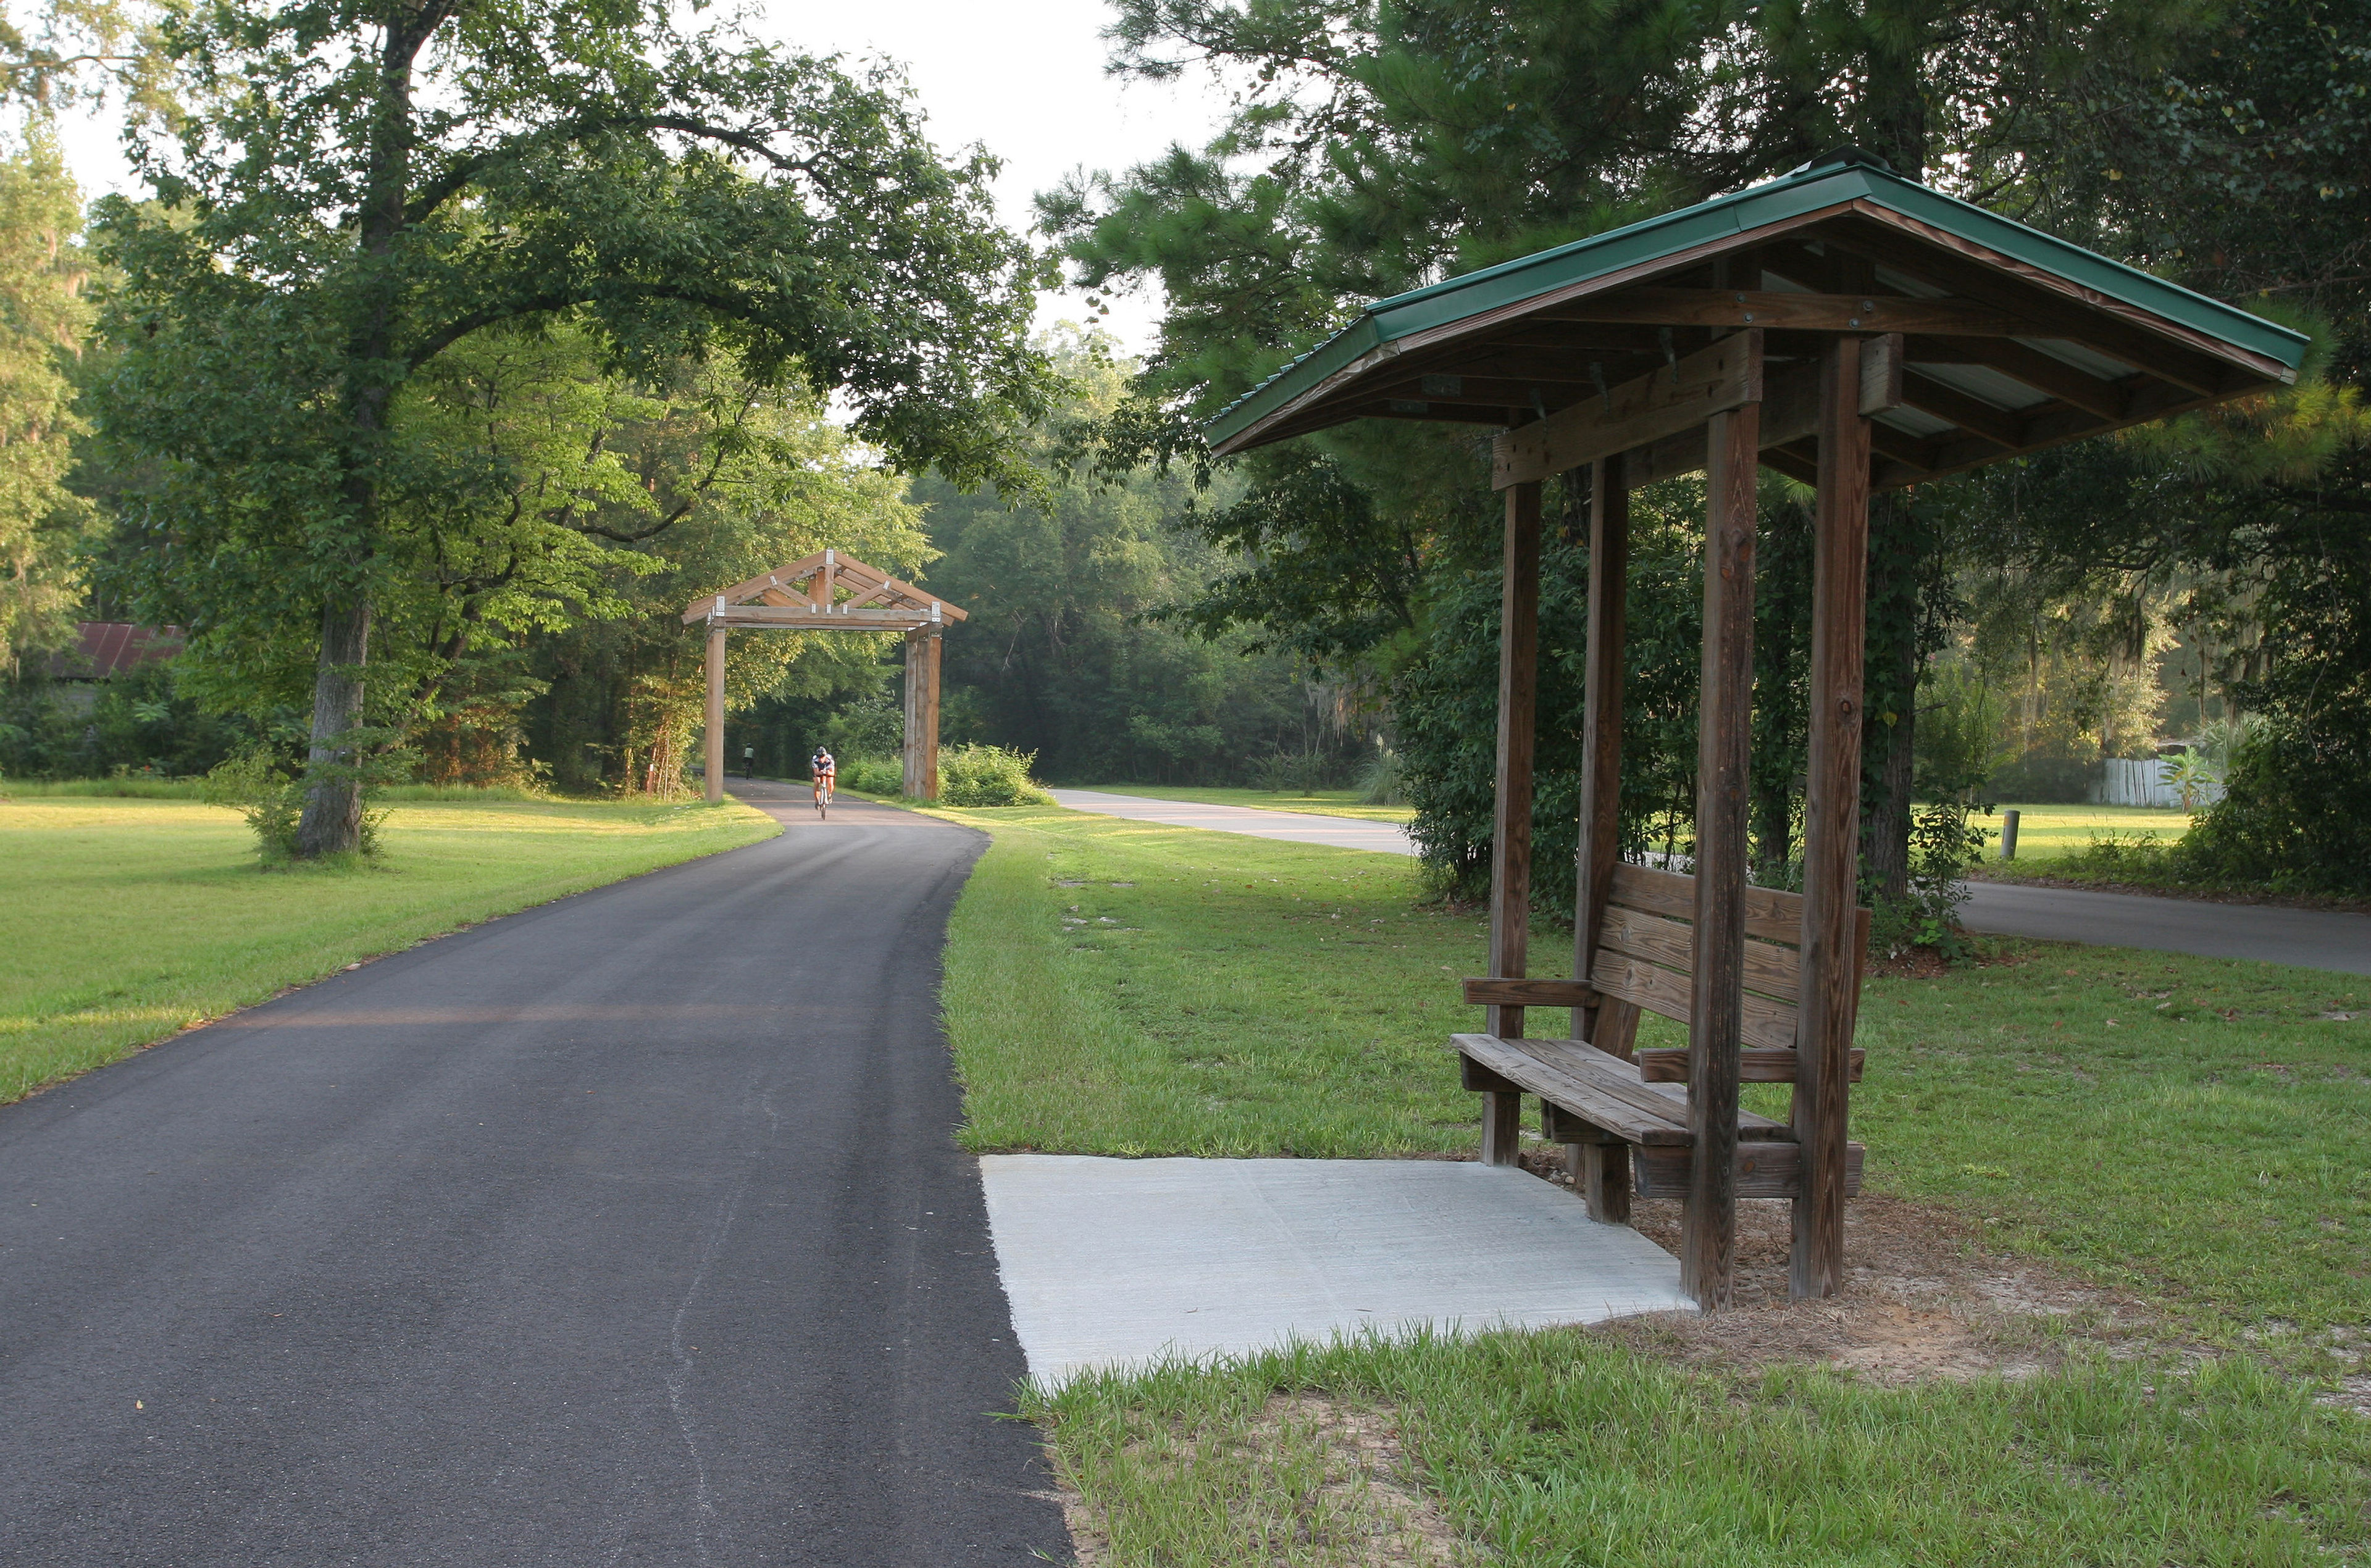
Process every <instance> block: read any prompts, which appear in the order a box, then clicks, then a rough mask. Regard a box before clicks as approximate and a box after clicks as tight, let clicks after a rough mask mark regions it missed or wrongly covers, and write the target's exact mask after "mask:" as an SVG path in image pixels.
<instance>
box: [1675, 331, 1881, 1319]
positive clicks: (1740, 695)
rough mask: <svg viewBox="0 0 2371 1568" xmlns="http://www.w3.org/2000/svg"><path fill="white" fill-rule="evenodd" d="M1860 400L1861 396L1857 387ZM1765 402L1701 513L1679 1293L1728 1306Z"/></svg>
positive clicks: (1725, 452) (1731, 429) (1735, 439)
mask: <svg viewBox="0 0 2371 1568" xmlns="http://www.w3.org/2000/svg"><path fill="white" fill-rule="evenodd" d="M1852 395H1853V397H1854V398H1855V399H1856V401H1857V398H1858V397H1859V381H1858V379H1857V376H1856V378H1855V380H1854V382H1853V387H1852ZM1761 414H1762V407H1761V405H1760V404H1759V403H1748V404H1746V405H1745V406H1744V407H1742V408H1740V409H1734V410H1731V411H1729V412H1727V413H1722V414H1717V415H1715V416H1714V417H1713V420H1712V422H1711V425H1710V428H1709V429H1708V431H1707V432H1706V436H1707V441H1706V444H1707V448H1708V450H1707V454H1706V455H1707V460H1708V471H1707V475H1706V498H1705V500H1706V504H1705V569H1704V570H1705V600H1704V638H1705V641H1704V664H1703V675H1702V680H1701V687H1700V690H1701V697H1700V700H1699V701H1698V703H1697V707H1696V735H1697V744H1696V862H1695V930H1694V939H1695V970H1694V976H1693V982H1694V983H1693V985H1692V986H1691V988H1690V998H1689V1015H1688V1016H1689V1021H1688V1130H1689V1131H1690V1133H1692V1134H1693V1135H1694V1147H1693V1149H1692V1151H1691V1159H1690V1164H1689V1171H1690V1175H1689V1182H1688V1198H1687V1207H1686V1212H1685V1218H1684V1222H1683V1231H1682V1235H1681V1246H1680V1285H1681V1288H1682V1289H1683V1290H1685V1291H1687V1292H1688V1293H1689V1294H1690V1295H1692V1296H1694V1297H1695V1300H1696V1305H1697V1306H1698V1307H1699V1308H1701V1309H1703V1310H1705V1311H1707V1312H1711V1311H1718V1310H1719V1309H1722V1308H1724V1307H1727V1306H1728V1305H1729V1300H1730V1297H1731V1294H1732V1291H1733V1288H1734V1284H1735V1275H1736V1266H1737V1169H1736V1165H1737V1112H1738V1102H1737V1083H1738V1078H1737V1074H1738V1052H1739V1051H1740V1049H1741V1047H1742V1045H1743V1040H1742V1038H1741V1037H1742V1034H1743V1031H1744V1006H1745V986H1744V972H1745V861H1746V806H1747V786H1748V767H1747V764H1748V749H1749V744H1750V742H1751V740H1752V698H1753V560H1754V532H1755V517H1754V484H1755V478H1756V470H1757V467H1758V465H1757V463H1756V455H1757V454H1758V453H1759V452H1760V451H1761V447H1762V442H1761V428H1760V427H1761Z"/></svg>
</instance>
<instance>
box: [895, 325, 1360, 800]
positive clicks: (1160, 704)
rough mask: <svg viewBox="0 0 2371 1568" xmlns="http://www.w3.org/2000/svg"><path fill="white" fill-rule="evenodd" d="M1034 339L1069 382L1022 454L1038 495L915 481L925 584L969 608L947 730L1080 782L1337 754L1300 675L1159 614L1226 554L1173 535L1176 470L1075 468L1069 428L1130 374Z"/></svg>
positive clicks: (1077, 348)
mask: <svg viewBox="0 0 2371 1568" xmlns="http://www.w3.org/2000/svg"><path fill="white" fill-rule="evenodd" d="M1047 347H1048V349H1049V352H1050V357H1051V358H1052V359H1053V361H1054V363H1056V365H1057V366H1058V368H1060V369H1061V370H1062V371H1063V372H1064V374H1065V375H1066V376H1067V377H1068V378H1069V382H1070V386H1069V391H1068V394H1067V396H1066V397H1065V398H1063V400H1062V402H1061V404H1060V405H1059V406H1058V408H1057V409H1056V411H1055V415H1054V417H1053V418H1052V419H1050V420H1049V421H1046V423H1045V424H1044V425H1043V426H1041V428H1040V429H1039V430H1038V431H1036V432H1033V439H1032V441H1031V442H1030V444H1029V447H1028V451H1029V453H1030V455H1031V456H1032V457H1033V459H1035V461H1036V462H1037V463H1038V464H1039V465H1040V466H1041V467H1042V469H1043V470H1044V473H1045V483H1044V485H1043V486H1042V488H1041V490H1040V491H1039V493H1037V494H1035V495H1034V496H1026V497H1015V498H1012V499H1011V500H1010V501H1008V499H1007V498H1006V497H1004V496H1002V495H1000V494H998V493H997V492H996V491H995V490H992V489H989V488H983V489H980V490H973V491H970V492H968V493H966V492H963V491H960V490H957V489H956V487H954V485H951V484H949V483H948V482H947V481H946V480H944V479H943V478H937V477H935V476H933V477H926V478H923V479H922V480H921V481H919V483H918V484H917V485H916V487H915V492H914V493H915V499H916V500H917V501H918V502H921V503H923V504H925V505H926V506H927V507H928V508H929V516H930V531H931V543H932V545H933V546H935V547H936V548H937V549H938V550H939V551H940V552H942V553H941V554H940V555H939V558H938V559H935V560H933V561H932V562H931V565H930V567H929V569H928V575H927V577H926V578H925V579H924V581H925V582H928V583H929V584H930V586H931V592H932V593H935V594H944V595H945V596H946V597H947V598H948V599H949V600H951V601H953V602H954V603H956V604H960V605H964V606H965V607H966V609H967V610H968V611H969V612H970V613H971V619H970V620H969V621H967V622H966V624H965V625H964V627H963V628H962V629H961V631H959V632H957V633H955V634H953V635H951V636H950V637H949V638H948V640H947V653H946V658H947V667H946V680H947V687H948V690H947V712H948V719H949V728H950V731H951V732H954V733H955V734H957V735H966V734H976V735H977V736H979V737H981V738H985V739H989V740H993V741H995V742H997V743H998V744H1004V745H1008V746H1014V747H1017V748H1019V749H1022V750H1024V751H1030V752H1035V754H1037V758H1038V768H1039V770H1040V772H1041V773H1042V774H1043V775H1044V776H1046V777H1048V778H1067V779H1072V780H1076V781H1079V782H1082V783H1093V782H1109V781H1112V780H1115V779H1160V780H1181V781H1190V782H1195V783H1236V782H1242V781H1245V779H1246V778H1247V776H1248V775H1249V773H1250V772H1251V770H1252V769H1253V768H1254V767H1255V766H1257V765H1258V764H1260V763H1262V762H1264V761H1266V760H1267V759H1269V758H1271V757H1273V756H1277V755H1285V756H1290V757H1293V758H1296V759H1306V758H1311V757H1315V758H1316V759H1317V762H1318V766H1321V767H1322V766H1323V764H1324V760H1325V759H1326V757H1327V754H1328V753H1329V751H1330V752H1332V753H1334V754H1336V755H1338V754H1339V753H1340V752H1342V751H1343V750H1345V749H1346V748H1345V747H1343V746H1341V745H1340V744H1329V743H1338V742H1340V741H1341V740H1342V739H1343V738H1344V736H1343V734H1342V731H1343V729H1344V726H1342V725H1339V724H1336V723H1334V722H1332V721H1333V719H1334V718H1335V715H1334V714H1333V713H1332V712H1331V711H1324V712H1321V711H1319V709H1320V705H1321V702H1322V700H1323V699H1322V698H1321V697H1320V695H1319V694H1317V693H1315V692H1313V691H1312V690H1311V689H1310V687H1309V686H1308V685H1307V684H1305V683H1304V682H1302V681H1301V679H1299V678H1298V677H1299V676H1300V674H1301V673H1302V670H1303V669H1304V668H1305V666H1302V665H1299V664H1298V663H1297V662H1296V661H1294V660H1293V659H1291V658H1289V657H1286V656H1284V655H1282V654H1279V653H1268V654H1266V655H1264V656H1262V655H1254V656H1251V657H1245V656H1244V650H1243V646H1242V645H1243V637H1242V636H1241V635H1240V634H1239V633H1236V632H1233V631H1232V630H1231V629H1230V628H1227V627H1224V626H1207V627H1206V626H1198V625H1197V626H1193V627H1187V628H1179V627H1177V626H1174V625H1173V624H1169V623H1168V622H1166V621H1165V620H1164V619H1163V618H1162V611H1164V610H1165V609H1167V608H1168V607H1170V606H1172V605H1175V604H1176V603H1177V602H1178V601H1179V600H1181V599H1183V598H1186V597H1189V596H1190V595H1192V594H1195V592H1196V591H1197V588H1198V587H1199V586H1200V584H1201V583H1202V582H1206V581H1207V580H1208V579H1209V577H1211V576H1213V575H1215V574H1216V573H1217V572H1218V571H1220V570H1221V567H1222V565H1223V558H1222V557H1220V555H1219V554H1218V553H1216V552H1215V551H1213V550H1212V549H1211V548H1209V546H1208V545H1207V544H1206V543H1205V542H1204V541H1203V540H1202V539H1200V538H1197V537H1196V536H1195V535H1194V533H1193V532H1191V531H1189V530H1187V529H1185V528H1183V527H1181V526H1179V524H1180V522H1181V520H1182V519H1183V518H1184V516H1185V513H1186V509H1187V507H1188V506H1189V505H1190V503H1191V502H1192V501H1193V500H1194V496H1193V491H1192V490H1191V487H1190V486H1189V485H1188V484H1187V482H1186V481H1185V478H1184V477H1183V476H1182V475H1174V474H1173V475H1159V474H1154V473H1152V472H1150V471H1138V472H1134V473H1130V474H1128V475H1126V476H1124V477H1121V478H1114V479H1109V480H1099V479H1098V478H1096V477H1095V476H1094V475H1093V473H1092V472H1091V471H1089V469H1088V467H1087V466H1086V465H1085V464H1083V463H1082V462H1080V461H1078V460H1077V459H1076V457H1075V455H1073V454H1072V453H1071V452H1070V450H1069V449H1068V448H1069V446H1070V443H1069V442H1068V441H1067V440H1066V439H1065V438H1066V435H1067V433H1068V432H1070V431H1072V430H1074V429H1076V428H1077V427H1078V426H1080V425H1081V424H1082V423H1090V422H1092V421H1095V420H1097V419H1100V418H1102V417H1104V416H1105V415H1107V414H1109V413H1110V411H1111V410H1112V409H1114V408H1115V407H1116V405H1117V404H1118V402H1119V400H1120V398H1121V397H1122V396H1123V394H1124V390H1125V384H1126V376H1127V374H1128V367H1127V366H1126V365H1124V364H1123V363H1119V362H1116V361H1115V360H1114V359H1113V358H1112V357H1111V355H1110V345H1109V344H1108V342H1107V341H1105V340H1100V339H1095V338H1092V337H1090V338H1084V339H1081V338H1080V337H1078V336H1075V335H1073V334H1071V333H1070V332H1068V331H1063V332H1059V333H1058V334H1057V335H1055V336H1054V337H1053V339H1052V340H1050V342H1049V343H1048V344H1047ZM1220 499H1223V493H1222V494H1221V496H1220ZM1015 502H1017V504H1015Z"/></svg>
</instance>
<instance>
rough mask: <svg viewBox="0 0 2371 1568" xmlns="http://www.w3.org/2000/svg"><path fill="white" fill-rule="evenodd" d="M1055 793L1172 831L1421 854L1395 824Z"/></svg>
mask: <svg viewBox="0 0 2371 1568" xmlns="http://www.w3.org/2000/svg"><path fill="white" fill-rule="evenodd" d="M1053 794H1054V799H1055V800H1057V801H1060V802H1061V803H1062V804H1063V805H1066V806H1068V807H1070V809H1071V810H1072V811H1076V812H1096V813H1101V814H1103V815H1105V816H1116V817H1132V818H1134V819H1136V820H1137V821H1139V822H1158V823H1166V824H1169V825H1170V826H1172V827H1201V828H1208V829H1209V830H1210V831H1211V832H1213V833H1240V834H1243V836H1246V837H1250V838H1275V839H1280V840H1282V841H1283V842H1285V843H1287V844H1331V845H1334V846H1336V847H1338V848H1343V849H1375V850H1380V851H1381V852H1382V853H1383V854H1386V855H1413V854H1415V853H1416V846H1415V844H1413V843H1411V842H1410V841H1409V839H1408V836H1407V829H1405V828H1404V827H1402V826H1400V824H1397V823H1395V822H1366V821H1362V820H1361V819H1359V818H1358V817H1338V816H1325V815H1323V814H1321V813H1315V812H1271V811H1266V810H1262V809H1260V808H1258V807H1254V806H1210V805H1203V804H1201V803H1200V802H1198V801H1157V800H1154V799H1152V798H1151V796H1149V795H1111V794H1106V793H1105V792H1104V791H1103V790H1055V791H1054V792H1053Z"/></svg>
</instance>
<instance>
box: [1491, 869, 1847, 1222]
mask: <svg viewBox="0 0 2371 1568" xmlns="http://www.w3.org/2000/svg"><path fill="white" fill-rule="evenodd" d="M1802 907H1803V900H1802V898H1801V896H1800V895H1798V894H1791V893H1778V892H1775V891H1772V890H1770V889H1767V888H1748V889H1747V890H1746V894H1745V963H1744V977H1745V999H1744V1007H1743V1032H1742V1040H1743V1049H1742V1051H1741V1054H1740V1060H1739V1075H1738V1076H1739V1078H1741V1080H1743V1081H1746V1082H1752V1083H1792V1082H1794V1081H1795V1078H1796V1058H1795V998H1796V993H1797V991H1798V986H1799V982H1800V961H1799V952H1798V947H1797V945H1796V944H1797V943H1798V940H1799V938H1800V932H1801V929H1802ZM1694 908H1695V879H1694V878H1693V877H1685V876H1679V875H1675V874H1673V873H1671V872H1669V871H1657V870H1648V869H1646V868H1645V867H1641V866H1628V865H1625V866H1618V867H1616V868H1615V869H1614V871H1613V883H1612V889H1611V892H1610V894H1609V896H1608V898H1607V901H1606V905H1605V913H1604V916H1603V918H1602V920H1601V921H1600V922H1599V924H1598V928H1597V931H1596V933H1595V937H1596V940H1594V942H1592V943H1591V944H1590V949H1591V951H1593V953H1594V959H1593V961H1592V963H1590V972H1589V977H1588V979H1587V980H1586V981H1580V980H1530V979H1521V980H1515V979H1495V980H1494V979H1474V980H1468V981H1466V982H1465V1000H1466V1001H1467V1002H1469V1003H1471V1004H1474V1005H1475V1006H1481V1007H1499V1008H1543V1007H1555V1008H1571V1009H1575V1016H1576V1021H1577V1022H1579V1021H1580V1020H1584V1019H1585V1020H1588V1023H1587V1029H1588V1033H1589V1039H1588V1040H1587V1042H1585V1043H1584V1042H1583V1041H1581V1040H1579V1039H1572V1040H1535V1039H1517V1040H1502V1039H1500V1038H1499V1037H1498V1036H1497V1035H1495V1034H1459V1035H1453V1036H1452V1037H1451V1042H1450V1043H1451V1045H1452V1048H1453V1049H1454V1050H1455V1051H1456V1052H1457V1054H1458V1055H1459V1057H1460V1059H1461V1061H1462V1063H1463V1074H1464V1085H1465V1087H1466V1088H1467V1089H1468V1090H1474V1091H1475V1092H1476V1093H1479V1094H1483V1095H1485V1096H1487V1097H1488V1100H1487V1102H1486V1103H1487V1110H1486V1116H1485V1121H1484V1133H1483V1145H1484V1147H1483V1158H1484V1159H1486V1160H1492V1161H1494V1162H1498V1163H1512V1161H1513V1158H1514V1144H1515V1139H1516V1136H1517V1135H1518V1133H1519V1130H1520V1116H1521V1096H1523V1095H1526V1094H1530V1095H1535V1096H1537V1097H1538V1098H1539V1100H1540V1104H1541V1128H1540V1130H1541V1133H1542V1135H1543V1136H1544V1137H1545V1138H1546V1139H1547V1140H1548V1141H1549V1142H1551V1143H1560V1144H1563V1145H1565V1146H1567V1158H1568V1159H1569V1160H1570V1162H1571V1167H1572V1172H1573V1184H1574V1186H1575V1187H1576V1188H1577V1189H1578V1190H1579V1192H1580V1193H1581V1195H1582V1196H1583V1197H1584V1198H1586V1199H1587V1200H1588V1203H1589V1212H1590V1216H1591V1217H1592V1218H1596V1219H1603V1220H1610V1221H1614V1222H1624V1221H1626V1220H1628V1218H1629V1217H1630V1198H1631V1195H1632V1193H1634V1192H1635V1193H1637V1195H1638V1196H1640V1197H1684V1196H1686V1195H1687V1188H1688V1168H1689V1162H1690V1159H1691V1158H1692V1151H1693V1149H1694V1142H1695V1139H1694V1134H1693V1133H1691V1132H1690V1130H1689V1119H1688V1091H1687V1089H1686V1087H1685V1086H1686V1084H1687V1080H1688V1053H1687V1052H1685V1051H1677V1050H1653V1051H1637V1050H1636V1049H1634V1045H1635V1042H1636V1040H1637V1032H1638V1018H1639V1014H1640V1013H1641V1012H1651V1013H1657V1014H1660V1016H1662V1017H1664V1018H1668V1019H1671V1020H1675V1021H1677V1022H1679V1023H1683V1024H1684V1023H1686V1022H1687V1021H1688V1012H1689V1005H1690V995H1691V986H1692V980H1691V975H1692V971H1693V969H1694V961H1695V941H1694V926H1693V924H1691V920H1692V917H1693V915H1694ZM1858 939H1859V942H1858V949H1857V951H1858V952H1860V953H1864V954H1865V952H1866V951H1867V947H1868V911H1867V910H1865V909H1864V910H1862V911H1860V912H1859V926H1858ZM1860 978H1861V974H1860V961H1859V959H1858V958H1856V963H1855V967H1854V974H1853V990H1854V994H1855V995H1856V996H1857V995H1858V993H1859V988H1860ZM1575 1032H1576V1034H1578V1033H1579V1032H1581V1031H1580V1030H1579V1029H1576V1031H1575ZM1862 1059H1863V1053H1861V1052H1860V1051H1858V1050H1855V1051H1853V1052H1852V1053H1851V1057H1850V1061H1851V1072H1850V1077H1851V1079H1852V1081H1855V1082H1857V1081H1858V1080H1859V1078H1860V1075H1861V1066H1862ZM1737 1136H1738V1146H1737V1167H1736V1192H1737V1195H1738V1196H1740V1197H1758V1198H1791V1197H1795V1196H1798V1195H1799V1193H1800V1190H1801V1168H1800V1162H1799V1159H1798V1152H1799V1151H1798V1148H1797V1147H1796V1138H1795V1130H1794V1128H1792V1127H1791V1126H1789V1125H1787V1124H1786V1123H1784V1122H1775V1121H1772V1120H1771V1119H1770V1118H1768V1117H1766V1116H1757V1115H1753V1114H1752V1113H1748V1112H1742V1111H1741V1112H1740V1113H1739V1114H1738V1132H1737ZM1864 1156H1865V1151H1864V1149H1863V1148H1862V1147H1861V1146H1860V1145H1859V1144H1847V1145H1846V1146H1845V1160H1846V1164H1845V1191H1846V1193H1848V1194H1856V1193H1858V1192H1859V1191H1860V1177H1861V1165H1862V1161H1863V1159H1864Z"/></svg>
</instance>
